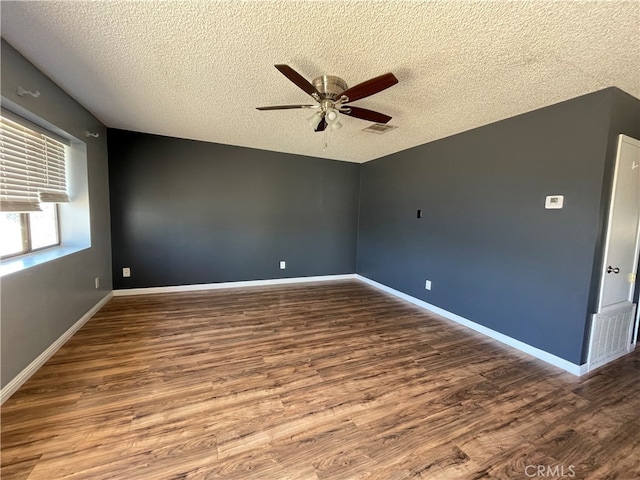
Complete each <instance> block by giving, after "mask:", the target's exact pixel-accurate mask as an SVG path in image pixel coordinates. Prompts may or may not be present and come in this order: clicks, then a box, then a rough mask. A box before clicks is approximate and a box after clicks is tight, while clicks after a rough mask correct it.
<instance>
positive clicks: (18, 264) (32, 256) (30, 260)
mask: <svg viewBox="0 0 640 480" xmlns="http://www.w3.org/2000/svg"><path fill="white" fill-rule="evenodd" d="M86 248H89V247H88V246H64V245H60V246H58V247H53V248H47V249H46V250H41V251H39V252H34V253H28V254H26V255H21V256H20V257H15V258H6V259H4V260H2V261H0V278H1V277H4V276H6V275H10V274H12V273H16V272H21V271H23V270H26V269H28V268H33V267H37V266H38V265H42V264H43V263H47V262H51V261H53V260H57V259H58V258H62V257H66V256H67V255H71V254H72V253H76V252H79V251H81V250H84V249H86Z"/></svg>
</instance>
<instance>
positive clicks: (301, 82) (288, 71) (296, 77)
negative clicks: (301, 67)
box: [274, 64, 320, 98]
mask: <svg viewBox="0 0 640 480" xmlns="http://www.w3.org/2000/svg"><path fill="white" fill-rule="evenodd" d="M274 66H275V67H276V68H277V69H278V70H280V73H282V74H283V75H284V76H285V77H287V78H288V79H289V80H291V81H292V82H293V83H295V84H296V85H297V86H298V87H299V88H300V89H302V90H304V91H305V92H307V93H308V94H309V95H311V96H312V97H314V98H315V97H316V96H318V97H319V96H320V92H318V90H316V87H314V86H313V85H312V84H311V83H310V82H309V80H307V79H306V78H304V77H303V76H302V75H300V74H299V73H298V72H296V71H295V70H294V69H293V68H291V67H290V66H289V65H284V64H279V65H274Z"/></svg>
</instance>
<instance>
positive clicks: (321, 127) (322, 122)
mask: <svg viewBox="0 0 640 480" xmlns="http://www.w3.org/2000/svg"><path fill="white" fill-rule="evenodd" d="M325 128H327V121H326V120H325V119H324V117H322V120H320V123H319V124H318V126H317V127H316V132H324V129H325Z"/></svg>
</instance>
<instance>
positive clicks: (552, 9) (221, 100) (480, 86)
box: [0, 0, 640, 162]
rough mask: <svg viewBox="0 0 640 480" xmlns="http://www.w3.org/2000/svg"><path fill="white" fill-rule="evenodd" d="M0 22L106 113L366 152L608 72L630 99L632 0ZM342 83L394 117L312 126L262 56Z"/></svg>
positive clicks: (353, 154) (367, 156)
mask: <svg viewBox="0 0 640 480" xmlns="http://www.w3.org/2000/svg"><path fill="white" fill-rule="evenodd" d="M0 8H1V16H2V36H3V37H4V38H5V39H6V40H7V41H8V42H9V43H10V44H11V45H13V46H14V47H15V48H16V49H17V50H18V51H20V52H21V53H22V54H23V55H24V56H25V57H27V58H28V59H29V60H30V61H31V62H33V63H34V64H35V65H36V66H37V67H38V68H39V69H40V70H42V71H43V72H44V73H46V74H47V75H48V76H49V77H50V78H52V79H53V80H54V81H55V82H56V83H57V84H58V85H60V86H61V87H62V88H63V89H64V90H66V91H67V92H68V93H70V94H71V95H72V96H73V97H74V98H75V99H76V100H78V101H79V102H80V103H81V104H83V105H84V106H85V107H86V108H87V109H89V110H90V111H91V112H92V113H93V114H94V115H95V116H97V117H98V118H99V119H100V120H101V121H102V122H103V123H105V124H106V125H107V126H108V127H115V128H121V129H127V130H133V131H139V132H148V133H154V134H160V135H168V136H174V137H183V138H190V139H197V140H206V141H210V142H217V143H224V144H231V145H242V146H247V147H254V148H259V149H266V150H274V151H281V152H290V153H297V154H303V155H310V156H316V157H324V158H332V159H338V160H347V161H353V162H364V161H367V160H371V159H374V158H378V157H381V156H384V155H387V154H390V153H394V152H397V151H400V150H404V149H406V148H409V147H412V146H415V145H419V144H423V143H427V142H430V141H433V140H436V139H439V138H443V137H446V136H449V135H452V134H455V133H458V132H461V131H465V130H468V129H471V128H474V127H478V126H481V125H485V124H487V123H491V122H494V121H497V120H500V119H503V118H507V117H511V116H513V115H516V114H520V113H524V112H527V111H530V110H533V109H536V108H539V107H543V106H546V105H550V104H553V103H557V102H559V101H562V100H566V99H569V98H572V97H576V96H578V95H581V94H585V93H588V92H592V91H595V90H599V89H602V88H605V87H609V86H617V87H619V88H621V89H622V90H624V91H626V92H628V93H630V94H632V95H634V96H636V97H640V2H639V1H637V0H636V1H630V2H618V1H587V2H578V1H544V0H537V1H462V0H455V1H437V2H435V1H432V2H421V1H399V0H396V1H393V0H386V1H351V0H350V1H347V0H344V1H285V0H279V1H247V2H240V1H205V2H200V1H193V0H192V1H184V2H177V1H169V2H162V1H150V2H134V1H108V2H107V1H97V2H96V1H94V2H78V1H65V2H48V1H47V2H42V1H40V2H7V1H2V3H1V7H0ZM277 63H286V64H288V65H290V66H291V67H293V68H294V69H296V70H297V71H298V72H299V73H300V74H302V75H303V76H304V77H305V78H307V79H309V80H312V79H313V78H314V77H316V76H318V75H323V74H329V75H337V76H340V77H342V78H343V79H345V80H346V81H347V83H348V84H349V85H350V86H353V85H355V84H357V83H360V82H362V81H364V80H367V79H369V78H371V77H374V76H377V75H380V74H382V73H385V72H388V71H390V72H393V73H394V74H395V75H396V77H397V78H398V79H399V81H400V82H399V84H397V85H395V86H393V87H391V88H389V89H388V90H385V91H383V92H381V93H378V94H377V95H375V96H372V97H369V98H366V99H363V100H360V101H358V102H354V105H357V106H360V107H364V108H368V109H372V110H377V111H380V112H382V113H386V114H388V115H391V116H392V117H393V119H392V120H391V122H390V125H395V126H397V127H398V128H396V129H394V130H391V131H390V132H388V133H385V134H383V135H376V134H371V133H366V132H363V131H362V129H363V128H365V127H367V126H369V125H370V123H369V122H365V121H363V120H357V119H353V118H348V117H347V118H343V119H342V123H343V125H344V128H342V129H341V130H339V131H336V132H329V133H328V134H327V137H326V139H327V140H328V146H327V148H326V150H324V151H323V148H324V143H325V134H323V133H314V132H313V130H312V127H310V126H309V124H308V123H307V122H306V118H307V117H308V116H309V115H310V113H309V112H310V111H309V110H280V111H262V112H261V111H258V110H255V107H257V106H265V105H282V104H290V103H293V104H297V103H308V102H309V100H311V98H310V97H308V96H307V95H306V94H305V93H304V92H302V91H301V90H299V89H298V88H297V87H296V86H295V85H294V84H292V83H291V82H289V80H287V78H285V77H284V76H283V75H282V74H281V73H280V72H278V70H276V69H275V68H274V67H273V65H274V64H277Z"/></svg>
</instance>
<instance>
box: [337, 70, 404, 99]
mask: <svg viewBox="0 0 640 480" xmlns="http://www.w3.org/2000/svg"><path fill="white" fill-rule="evenodd" d="M396 83H398V79H397V78H396V77H395V75H394V74H393V73H385V74H384V75H380V76H379V77H375V78H372V79H370V80H367V81H366V82H362V83H359V84H358V85H356V86H354V87H351V88H348V89H346V90H345V91H344V92H342V94H341V95H344V96H346V97H348V98H349V102H355V101H356V100H360V99H361V98H365V97H368V96H370V95H373V94H374V93H378V92H381V91H382V90H385V89H387V88H389V87H392V86H393V85H395V84H396ZM347 103H348V102H347Z"/></svg>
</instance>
